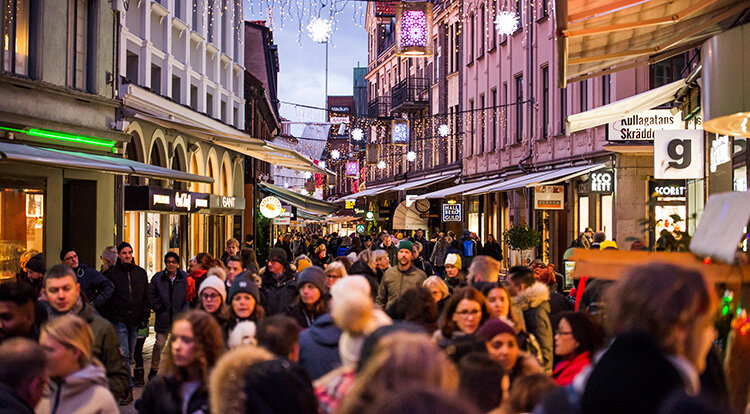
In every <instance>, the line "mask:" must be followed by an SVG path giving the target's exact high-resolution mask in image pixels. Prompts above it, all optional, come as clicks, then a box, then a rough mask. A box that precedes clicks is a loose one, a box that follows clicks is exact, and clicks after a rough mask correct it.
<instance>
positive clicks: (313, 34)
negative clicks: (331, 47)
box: [307, 17, 333, 43]
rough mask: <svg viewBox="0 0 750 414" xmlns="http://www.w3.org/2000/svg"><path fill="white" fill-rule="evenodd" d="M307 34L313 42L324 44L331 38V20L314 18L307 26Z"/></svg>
mask: <svg viewBox="0 0 750 414" xmlns="http://www.w3.org/2000/svg"><path fill="white" fill-rule="evenodd" d="M307 32H308V34H309V35H310V38H311V39H312V40H313V42H317V43H325V42H327V41H328V39H330V38H331V33H332V32H333V23H332V22H331V20H328V19H323V18H321V17H315V18H313V19H312V20H311V21H310V24H308V25H307Z"/></svg>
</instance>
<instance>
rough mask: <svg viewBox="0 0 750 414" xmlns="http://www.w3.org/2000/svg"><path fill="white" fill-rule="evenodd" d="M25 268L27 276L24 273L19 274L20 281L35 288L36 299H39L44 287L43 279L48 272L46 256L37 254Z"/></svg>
mask: <svg viewBox="0 0 750 414" xmlns="http://www.w3.org/2000/svg"><path fill="white" fill-rule="evenodd" d="M24 268H25V269H26V273H25V275H24V274H23V273H21V274H19V277H18V281H19V282H22V283H26V284H28V285H30V286H31V287H32V288H34V297H35V298H39V294H40V293H41V291H42V285H43V284H42V278H44V272H46V271H47V266H46V264H45V263H44V255H43V254H42V253H37V254H35V255H34V256H31V258H30V259H29V261H27V262H26V265H25V266H24Z"/></svg>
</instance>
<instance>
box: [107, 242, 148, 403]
mask: <svg viewBox="0 0 750 414" xmlns="http://www.w3.org/2000/svg"><path fill="white" fill-rule="evenodd" d="M107 276H108V277H109V279H110V280H111V281H112V282H113V283H114V284H115V291H114V293H113V294H112V298H111V299H110V300H109V302H108V303H107V306H106V309H107V311H106V315H107V317H108V319H109V320H110V321H111V322H112V324H113V325H114V327H115V330H116V331H117V337H118V338H119V340H120V351H121V353H122V355H123V357H122V358H123V361H124V362H125V369H126V370H127V372H128V377H129V378H130V379H129V382H128V385H129V387H130V392H129V397H130V398H129V399H126V400H124V401H120V403H121V404H129V403H131V402H132V395H133V394H132V390H133V376H132V373H131V371H130V361H131V360H132V359H133V349H134V348H135V340H136V338H137V337H138V327H140V326H142V325H143V326H148V325H147V324H148V318H149V316H150V314H151V307H150V305H149V300H148V276H146V271H145V270H144V269H143V268H142V267H140V266H138V265H136V264H135V263H134V262H133V247H132V246H130V244H129V243H128V242H122V243H120V244H118V245H117V262H115V265H114V266H113V267H112V268H111V269H109V273H108V274H107ZM128 400H129V401H128Z"/></svg>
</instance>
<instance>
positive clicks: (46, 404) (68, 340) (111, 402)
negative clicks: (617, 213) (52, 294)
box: [36, 315, 120, 414]
mask: <svg viewBox="0 0 750 414" xmlns="http://www.w3.org/2000/svg"><path fill="white" fill-rule="evenodd" d="M39 344H40V345H41V347H42V349H43V350H44V352H45V353H46V354H47V361H48V362H47V363H48V367H47V369H48V371H49V375H50V377H51V381H50V384H49V385H50V386H49V389H48V391H47V392H46V393H45V395H44V397H43V398H42V400H41V401H40V402H39V405H37V407H36V412H37V413H73V412H75V413H113V414H114V413H119V412H120V410H119V408H118V406H117V403H116V402H115V399H114V397H113V396H112V393H110V391H109V387H108V385H107V383H108V382H107V373H106V371H105V370H104V367H103V366H102V364H101V363H100V362H99V361H97V360H96V359H95V358H94V357H93V356H92V352H93V351H92V348H93V346H94V333H93V331H92V330H91V327H90V326H89V325H88V324H87V323H86V322H85V321H84V320H83V319H81V318H79V317H77V316H74V315H64V316H60V317H58V318H55V319H53V320H52V321H50V322H49V323H47V324H46V325H44V326H43V327H42V332H41V334H40V336H39Z"/></svg>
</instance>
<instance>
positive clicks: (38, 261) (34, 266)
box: [26, 252, 67, 274]
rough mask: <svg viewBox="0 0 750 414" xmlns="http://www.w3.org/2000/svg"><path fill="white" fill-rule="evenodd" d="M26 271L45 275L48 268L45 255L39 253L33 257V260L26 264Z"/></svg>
mask: <svg viewBox="0 0 750 414" xmlns="http://www.w3.org/2000/svg"><path fill="white" fill-rule="evenodd" d="M66 253H67V252H66ZM26 270H31V271H32V272H37V273H42V274H44V272H46V271H47V266H46V265H45V263H44V255H43V254H41V253H39V254H35V255H33V256H31V259H29V261H28V262H26Z"/></svg>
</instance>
